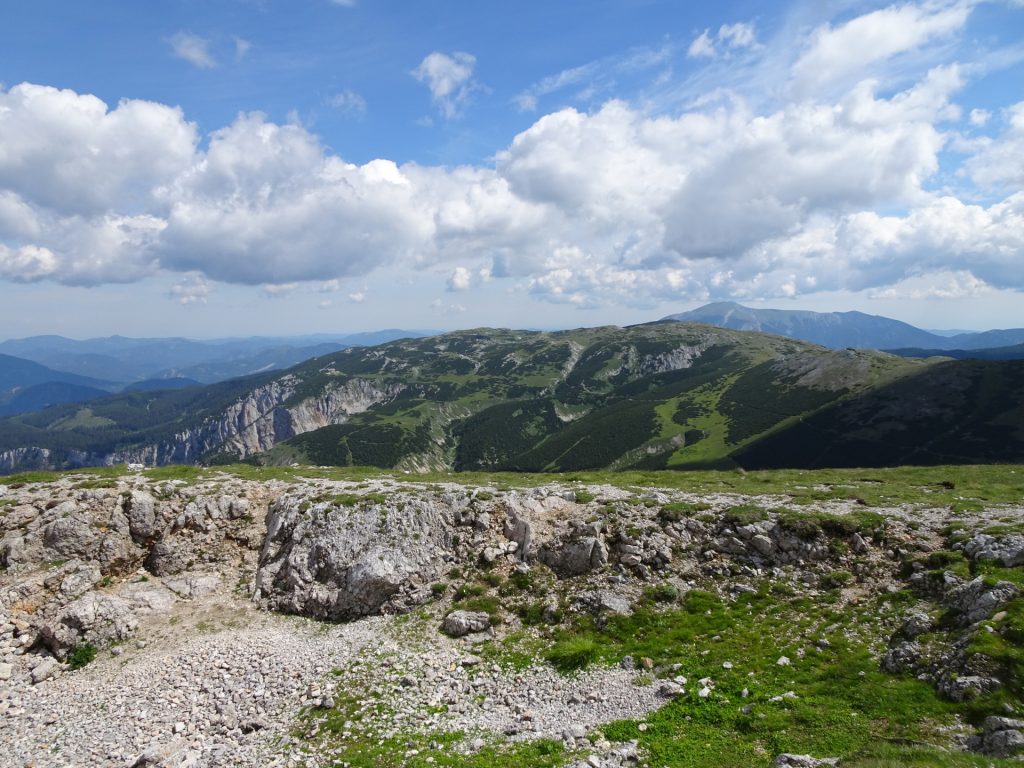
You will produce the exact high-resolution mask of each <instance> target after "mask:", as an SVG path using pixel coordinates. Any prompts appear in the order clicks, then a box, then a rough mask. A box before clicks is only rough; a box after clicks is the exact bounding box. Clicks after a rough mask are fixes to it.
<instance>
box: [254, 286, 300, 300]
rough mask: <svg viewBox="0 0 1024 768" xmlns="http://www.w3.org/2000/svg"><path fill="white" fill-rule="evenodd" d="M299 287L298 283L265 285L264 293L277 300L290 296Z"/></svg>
mask: <svg viewBox="0 0 1024 768" xmlns="http://www.w3.org/2000/svg"><path fill="white" fill-rule="evenodd" d="M298 287H299V284H298V283H264V284H263V293H264V294H266V295H267V296H268V297H269V298H272V299H276V298H278V297H279V296H288V295H289V294H291V293H293V292H294V291H295V289H296V288H298Z"/></svg>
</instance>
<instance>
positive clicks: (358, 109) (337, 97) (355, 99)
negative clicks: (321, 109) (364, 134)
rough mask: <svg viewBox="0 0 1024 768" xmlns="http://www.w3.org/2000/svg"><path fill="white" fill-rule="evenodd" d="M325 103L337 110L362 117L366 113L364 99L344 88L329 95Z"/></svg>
mask: <svg viewBox="0 0 1024 768" xmlns="http://www.w3.org/2000/svg"><path fill="white" fill-rule="evenodd" d="M327 103H328V104H329V105H330V106H332V107H334V108H335V109H336V110H338V111H339V112H343V113H345V114H349V115H356V116H359V117H362V116H363V115H365V114H366V99H364V98H363V97H362V96H360V95H359V94H358V93H356V92H355V91H353V90H351V89H348V88H346V89H345V90H343V91H338V93H336V94H334V95H333V96H331V97H330V98H329V99H328V100H327Z"/></svg>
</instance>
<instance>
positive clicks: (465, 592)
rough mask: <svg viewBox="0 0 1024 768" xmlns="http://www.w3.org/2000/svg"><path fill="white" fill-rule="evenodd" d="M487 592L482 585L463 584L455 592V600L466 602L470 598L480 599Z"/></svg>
mask: <svg viewBox="0 0 1024 768" xmlns="http://www.w3.org/2000/svg"><path fill="white" fill-rule="evenodd" d="M485 591H486V590H484V588H483V585H481V584H463V585H461V586H460V587H459V588H458V589H456V590H455V600H456V601H458V600H466V599H467V598H470V597H479V596H480V595H482V594H483V593H484V592H485Z"/></svg>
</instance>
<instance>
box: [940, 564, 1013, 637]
mask: <svg viewBox="0 0 1024 768" xmlns="http://www.w3.org/2000/svg"><path fill="white" fill-rule="evenodd" d="M1019 592H1020V590H1018V589H1017V587H1016V586H1014V585H1013V584H1011V583H1010V582H1008V581H1000V582H998V583H997V584H994V585H989V584H987V583H986V582H985V579H984V578H982V577H981V576H979V577H977V578H976V579H972V580H971V581H969V582H967V583H966V584H963V585H961V586H959V587H957V588H955V589H953V590H952V591H951V592H950V593H949V594H948V596H947V598H946V604H947V605H948V607H949V608H950V609H951V610H953V611H955V612H956V614H957V617H958V621H959V623H960V624H961V625H963V626H967V625H969V624H974V623H975V622H978V621H983V620H984V619H987V618H989V617H990V616H991V615H992V614H993V613H995V612H996V611H997V610H999V608H1000V607H1002V606H1003V605H1005V604H1006V603H1007V602H1009V601H1010V600H1011V599H1013V598H1014V597H1016V596H1017V595H1018V593H1019Z"/></svg>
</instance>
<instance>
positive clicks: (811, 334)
mask: <svg viewBox="0 0 1024 768" xmlns="http://www.w3.org/2000/svg"><path fill="white" fill-rule="evenodd" d="M661 322H693V323H707V324H708V325H715V326H718V327H719V328H732V329H734V330H737V331H760V332H761V333H773V334H776V335H778V336H787V337H789V338H794V339H802V340H803V341H810V342H813V343H814V344H821V345H822V346H824V347H831V348H833V349H842V348H844V347H854V348H857V349H885V350H895V349H905V348H916V349H917V350H920V351H922V352H925V351H929V350H932V351H939V352H941V351H945V350H963V351H969V350H979V349H985V348H990V347H1007V346H1011V345H1017V344H1024V328H1011V329H1007V330H993V331H983V332H977V333H957V334H953V335H949V336H946V335H940V334H936V333H931V332H929V331H925V330H922V329H920V328H916V327H914V326H913V325H910V324H908V323H904V322H902V321H900V320H893V319H892V318H889V317H882V316H880V315H868V314H865V313H863V312H810V311H806V310H792V309H752V308H750V307H745V306H743V305H742V304H735V303H732V302H716V303H713V304H706V305H704V306H703V307H698V308H697V309H694V310H692V311H690V312H681V313H679V314H675V315H668V316H667V317H665V318H662V320H661Z"/></svg>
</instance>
